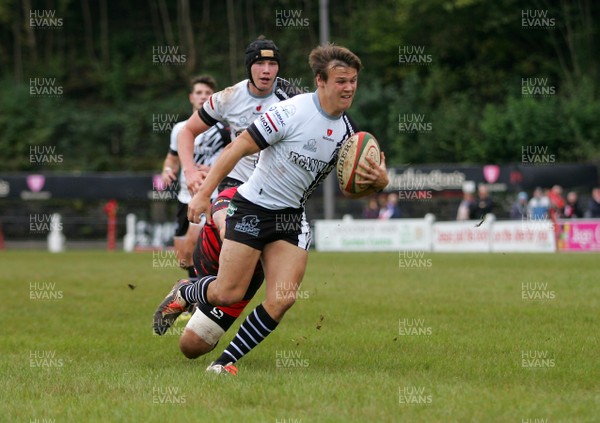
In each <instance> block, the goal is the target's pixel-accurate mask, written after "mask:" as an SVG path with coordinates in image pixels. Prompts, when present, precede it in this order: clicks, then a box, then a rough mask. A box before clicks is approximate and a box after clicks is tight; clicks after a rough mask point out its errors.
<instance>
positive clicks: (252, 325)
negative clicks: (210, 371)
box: [215, 304, 278, 365]
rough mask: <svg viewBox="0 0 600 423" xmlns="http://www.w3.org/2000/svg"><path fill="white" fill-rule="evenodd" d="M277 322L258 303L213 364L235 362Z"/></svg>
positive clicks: (256, 343)
mask: <svg viewBox="0 0 600 423" xmlns="http://www.w3.org/2000/svg"><path fill="white" fill-rule="evenodd" d="M277 325H278V322H276V321H275V320H273V318H272V317H271V316H269V313H267V311H266V310H265V308H264V307H263V306H262V304H259V305H258V306H257V307H256V308H255V309H254V310H252V312H251V313H250V314H249V315H248V317H246V320H244V323H242V325H241V326H240V329H239V330H238V333H237V334H236V335H235V337H234V338H233V339H232V340H231V343H230V344H229V346H228V347H227V348H225V351H223V354H221V356H220V357H219V358H218V359H217V360H216V361H215V364H221V365H226V364H228V363H235V362H236V361H238V360H239V359H240V358H242V357H243V356H244V355H246V354H248V353H249V352H250V351H251V350H252V349H253V348H254V347H256V346H257V345H258V344H260V343H261V342H262V341H263V340H264V339H265V338H266V337H267V336H268V335H269V334H270V333H271V332H272V331H273V330H275V328H276V327H277Z"/></svg>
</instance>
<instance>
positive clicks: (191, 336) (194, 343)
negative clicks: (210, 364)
mask: <svg viewBox="0 0 600 423" xmlns="http://www.w3.org/2000/svg"><path fill="white" fill-rule="evenodd" d="M215 345H216V344H215ZM215 345H210V344H209V343H207V342H206V341H205V340H203V339H202V338H201V337H199V336H198V335H197V334H195V333H194V332H192V331H188V330H186V331H184V332H183V335H182V336H181V338H180V339H179V349H180V350H181V352H182V353H183V355H185V356H186V357H187V358H189V359H194V358H198V357H200V356H201V355H204V354H206V353H208V352H210V351H212V350H213V349H214V348H215Z"/></svg>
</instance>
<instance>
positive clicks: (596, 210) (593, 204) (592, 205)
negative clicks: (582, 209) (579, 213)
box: [586, 187, 600, 218]
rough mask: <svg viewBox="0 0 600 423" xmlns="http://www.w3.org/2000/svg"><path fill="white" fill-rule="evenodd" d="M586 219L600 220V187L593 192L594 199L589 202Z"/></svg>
mask: <svg viewBox="0 0 600 423" xmlns="http://www.w3.org/2000/svg"><path fill="white" fill-rule="evenodd" d="M586 215H587V216H586V217H591V218H600V187H596V188H594V189H593V190H592V197H591V198H590V201H589V202H588V209H587V213H586Z"/></svg>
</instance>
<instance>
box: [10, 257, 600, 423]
mask: <svg viewBox="0 0 600 423" xmlns="http://www.w3.org/2000/svg"><path fill="white" fill-rule="evenodd" d="M155 259H156V256H155V257H154V259H153V256H152V254H151V253H135V254H129V255H127V254H124V253H107V252H68V253H64V254H58V255H51V254H48V253H43V252H21V251H5V252H2V253H0V263H1V264H0V269H1V271H0V290H1V291H0V294H1V297H2V304H3V306H2V320H3V324H2V335H1V339H2V342H1V343H0V353H1V357H2V360H1V364H0V374H1V375H2V378H1V381H0V388H1V391H2V392H1V396H2V401H1V402H0V421H6V422H33V421H35V422H42V421H52V422H165V421H186V422H205V421H206V422H216V421H222V422H229V421H238V422H286V423H289V422H303V423H306V422H452V421H456V422H518V423H522V422H528V423H533V422H542V421H543V422H553V423H554V422H597V421H599V420H600V369H599V367H600V345H599V342H598V334H599V332H600V330H599V329H600V327H599V325H598V310H599V307H600V265H599V264H600V256H599V255H586V254H578V255H566V254H548V255H536V254H523V255H510V254H498V255H490V254H472V255H467V254H456V255H452V254H446V255H440V254H425V255H424V256H423V257H418V258H417V259H416V260H412V259H411V258H410V257H408V258H407V257H403V258H401V259H399V257H398V254H324V253H316V252H311V255H310V259H309V267H308V270H307V274H306V276H305V279H304V283H303V285H302V287H301V292H300V295H299V297H300V298H299V299H298V301H297V303H296V305H295V306H294V308H292V310H291V311H290V312H288V314H287V316H286V318H285V319H284V321H283V323H282V324H281V325H280V326H279V328H278V329H277V331H275V332H274V333H273V334H272V335H271V336H270V337H269V338H267V340H266V341H265V342H263V343H262V344H261V345H260V346H259V347H258V348H257V349H255V350H254V351H252V353H250V354H249V355H248V356H247V357H245V358H243V359H242V360H241V361H240V362H239V363H238V368H239V374H238V376H237V377H226V376H224V375H223V376H221V377H219V375H207V374H206V373H204V369H205V367H206V366H207V365H208V364H209V363H210V361H211V360H213V359H214V358H216V357H217V356H218V355H219V354H220V352H221V350H222V349H223V348H224V347H225V346H226V345H227V343H228V342H229V340H230V339H231V337H232V336H233V334H234V329H237V326H238V325H235V326H234V327H233V328H232V330H231V331H230V332H228V333H227V334H226V335H225V337H224V338H223V339H222V340H221V343H220V344H219V345H218V346H217V349H216V350H215V351H213V352H212V353H211V354H209V355H207V356H205V357H200V358H199V359H197V360H188V359H186V358H184V357H183V355H182V354H180V352H179V349H178V346H177V340H178V334H179V333H181V330H182V328H183V323H182V322H179V323H178V325H177V326H176V327H175V328H174V329H173V330H172V331H170V332H169V333H167V334H166V335H165V336H163V337H158V336H155V335H153V333H152V329H151V323H152V314H153V312H154V309H155V307H156V305H157V304H158V303H159V302H160V301H161V299H162V298H163V296H164V295H165V293H166V292H167V291H168V289H169V288H170V286H171V285H172V284H173V283H174V282H175V280H176V279H178V278H179V277H182V276H183V272H182V271H181V270H179V269H176V268H174V267H171V266H167V265H166V264H165V262H159V263H157V262H156V260H155ZM161 266H162V267H161ZM128 284H132V285H134V286H135V289H131V288H130V287H128ZM263 295H264V292H263V290H261V291H259V293H258V295H257V299H258V300H260V299H262V297H263ZM256 303H257V300H255V301H254V302H253V303H252V304H251V306H252V307H253V306H254V305H255V304H256Z"/></svg>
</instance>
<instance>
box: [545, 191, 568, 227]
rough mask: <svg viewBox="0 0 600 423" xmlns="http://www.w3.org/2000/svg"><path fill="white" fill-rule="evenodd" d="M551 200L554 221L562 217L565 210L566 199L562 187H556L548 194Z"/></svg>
mask: <svg viewBox="0 0 600 423" xmlns="http://www.w3.org/2000/svg"><path fill="white" fill-rule="evenodd" d="M548 199H549V200H550V210H549V211H550V219H552V220H553V221H554V220H555V219H558V218H560V217H562V215H563V212H564V208H565V199H564V198H563V196H562V187H561V186H560V185H554V186H553V187H552V189H551V190H550V192H549V193H548Z"/></svg>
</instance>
